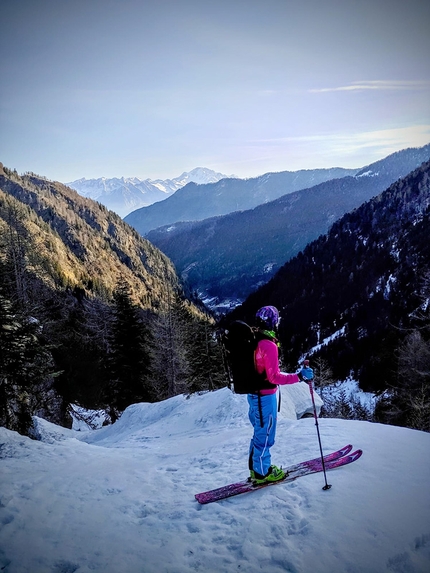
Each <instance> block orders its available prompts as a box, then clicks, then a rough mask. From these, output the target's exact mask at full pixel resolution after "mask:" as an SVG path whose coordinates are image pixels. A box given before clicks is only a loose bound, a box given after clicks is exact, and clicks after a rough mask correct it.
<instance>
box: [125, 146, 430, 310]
mask: <svg viewBox="0 0 430 573" xmlns="http://www.w3.org/2000/svg"><path fill="white" fill-rule="evenodd" d="M429 158H430V144H429V145H426V146H424V147H422V148H419V149H406V150H403V151H399V152H397V153H394V154H392V155H389V156H388V157H386V158H385V159H383V160H380V161H377V162H375V163H373V164H372V165H369V166H366V167H364V168H363V169H360V170H359V171H356V173H355V175H354V176H347V177H342V178H339V179H334V180H330V181H326V182H324V183H320V184H319V185H316V186H313V187H310V188H307V189H302V190H300V191H296V192H294V193H289V194H287V195H284V196H282V197H280V198H279V199H276V200H274V201H271V202H268V203H266V204H263V205H259V206H258V207H255V208H254V209H251V210H247V211H243V212H234V213H230V214H228V215H225V216H222V217H214V218H209V219H205V220H203V221H194V222H188V223H175V224H171V225H167V226H165V227H161V228H159V229H155V230H153V231H151V232H149V233H148V234H147V235H146V236H147V238H148V239H149V240H150V241H151V242H152V243H153V244H154V245H156V246H157V247H158V248H160V250H162V251H163V252H164V253H165V254H167V256H168V257H169V258H170V259H171V260H172V261H173V262H174V264H175V266H176V269H177V270H178V272H179V274H180V275H181V276H182V277H183V278H184V279H186V280H187V282H188V284H189V286H190V288H191V289H193V290H195V291H197V292H198V294H199V295H200V296H201V297H202V298H203V299H204V300H206V302H207V304H208V305H209V306H211V307H212V308H225V307H227V308H228V307H230V306H234V305H235V304H237V303H238V302H240V301H243V300H244V299H245V298H246V297H247V296H248V295H249V294H250V293H251V292H252V291H254V290H255V289H256V288H258V287H259V286H260V285H262V284H264V283H266V282H267V281H269V280H270V278H271V277H272V276H273V275H275V273H276V272H277V270H278V269H279V268H280V267H281V266H282V265H283V264H284V263H285V262H286V261H288V260H289V259H290V258H291V257H294V256H295V255H296V254H297V253H298V252H299V251H300V250H302V249H304V248H305V247H306V245H307V244H308V243H310V242H311V241H313V240H315V239H316V238H318V237H319V236H320V235H322V234H325V233H326V232H327V231H328V229H329V228H330V226H331V225H332V224H333V223H334V222H335V221H336V220H337V219H339V218H340V217H341V216H342V215H344V214H345V213H347V212H348V211H352V210H353V209H355V208H357V207H359V206H360V205H361V204H362V203H364V202H365V201H367V200H369V199H371V198H372V197H374V196H376V195H378V194H379V193H381V192H382V191H384V190H385V189H387V188H388V187H389V186H390V185H391V184H392V183H393V182H395V181H396V180H397V179H399V178H400V177H404V176H406V175H407V174H408V173H410V172H411V171H413V170H414V169H416V168H417V167H419V166H420V165H421V164H422V163H423V162H424V161H428V160H429ZM269 180H270V178H269ZM221 183H222V184H223V185H226V184H230V182H229V180H224V181H222V182H220V183H218V184H216V185H215V186H220V184H221ZM236 184H237V185H239V187H240V188H241V187H242V184H243V182H242V181H238V182H236ZM187 187H188V188H189V187H190V186H187ZM206 187H207V188H208V189H209V190H210V191H212V189H213V186H212V185H208V186H205V188H206ZM205 188H204V189H200V193H201V194H202V193H205ZM233 188H234V186H233V183H231V189H232V190H231V193H232V194H233ZM186 190H187V188H186V187H184V188H183V189H181V191H178V192H177V193H176V195H175V196H176V197H177V199H179V197H180V195H179V193H181V194H182V195H183V194H184V192H186ZM175 196H173V197H171V199H172V200H173V199H174V197H175ZM163 203H167V201H165V202H163ZM205 203H207V202H205ZM159 205H161V204H159ZM154 207H156V206H155V205H154ZM138 213H139V212H137V213H132V214H131V215H129V217H127V218H126V221H127V222H130V223H131V224H132V220H133V217H134V216H135V215H137V214H138ZM138 229H139V227H138Z"/></svg>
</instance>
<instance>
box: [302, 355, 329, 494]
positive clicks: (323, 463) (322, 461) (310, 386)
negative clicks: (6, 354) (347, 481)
mask: <svg viewBox="0 0 430 573" xmlns="http://www.w3.org/2000/svg"><path fill="white" fill-rule="evenodd" d="M303 365H304V366H305V367H308V366H309V360H305V361H304V362H303ZM308 385H309V391H310V393H311V398H312V406H313V409H314V418H315V426H316V427H317V435H318V443H319V445H320V452H321V463H322V468H323V472H324V480H325V485H324V487H323V489H330V488H331V485H330V484H328V483H327V475H326V471H325V462H324V454H323V449H322V445H321V436H320V428H319V425H318V416H317V408H316V406H315V398H314V389H313V385H312V380H309V381H308Z"/></svg>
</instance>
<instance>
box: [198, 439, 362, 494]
mask: <svg viewBox="0 0 430 573" xmlns="http://www.w3.org/2000/svg"><path fill="white" fill-rule="evenodd" d="M351 450H352V446H351V445H348V446H345V447H344V448H341V449H340V450H337V451H336V452H333V453H331V454H328V455H327V456H324V465H325V469H326V470H331V469H335V468H338V467H341V466H344V465H347V464H350V463H352V462H354V461H356V460H357V459H358V458H359V457H360V456H361V455H362V453H363V452H362V450H356V451H355V452H353V453H350V452H351ZM283 469H284V471H285V472H286V473H287V476H286V477H285V479H283V480H280V481H277V482H270V483H265V484H261V485H253V484H252V483H251V482H250V481H249V480H244V481H241V482H237V483H233V484H229V485H226V486H223V487H220V488H217V489H213V490H210V491H206V492H202V493H198V494H196V495H195V498H196V499H197V501H198V502H199V503H201V504H205V503H212V502H214V501H220V500H222V499H226V498H228V497H232V496H235V495H239V494H241V493H247V492H251V491H255V490H257V489H262V488H264V487H269V486H271V485H277V484H280V483H285V482H290V481H294V480H295V479H297V478H299V477H301V476H304V475H308V474H312V473H317V472H322V471H323V466H322V463H321V458H314V459H312V460H307V461H305V462H300V463H298V464H294V465H292V466H289V467H287V468H283Z"/></svg>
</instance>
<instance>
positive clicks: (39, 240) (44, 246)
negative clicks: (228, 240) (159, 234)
mask: <svg viewBox="0 0 430 573" xmlns="http://www.w3.org/2000/svg"><path fill="white" fill-rule="evenodd" d="M0 165H1V164H0ZM0 200H1V203H0V205H1V211H0V225H1V226H2V228H3V229H4V228H7V227H6V225H7V224H8V217H9V212H10V208H11V206H10V205H12V207H13V209H16V210H18V211H22V210H23V209H24V211H22V212H23V214H22V217H24V221H25V223H24V225H25V229H26V230H25V234H26V235H27V237H28V241H29V244H31V245H33V246H32V248H33V249H34V250H37V252H38V255H39V257H40V259H41V263H43V264H41V266H42V267H43V268H44V269H45V272H44V273H43V275H41V276H43V280H44V281H45V282H46V283H47V284H48V285H49V286H50V287H56V286H59V285H63V286H64V285H68V286H69V287H71V288H72V289H73V288H75V287H78V288H80V289H82V290H83V291H84V292H85V293H87V294H88V295H97V294H99V295H100V294H102V295H103V296H104V295H105V294H106V293H112V292H113V290H114V288H115V285H116V283H117V282H118V280H119V278H120V277H121V276H122V277H123V278H124V279H126V281H127V282H128V283H129V285H130V287H131V289H132V291H133V295H134V298H135V299H136V301H139V302H140V304H142V305H143V306H144V307H147V308H151V309H152V308H157V307H159V305H160V300H159V299H160V293H162V292H164V291H165V290H166V289H168V290H171V292H173V290H175V289H176V288H177V286H178V277H177V275H176V272H175V269H174V267H173V265H172V263H171V262H170V261H169V260H168V258H167V257H166V256H165V255H164V254H162V253H161V252H160V251H159V250H158V249H157V248H156V247H154V246H153V245H152V244H151V243H150V242H149V241H147V240H146V239H143V238H142V237H141V236H140V235H138V233H136V232H135V231H134V230H133V229H132V228H131V227H129V226H128V225H127V224H126V223H124V221H123V220H122V219H121V218H120V217H119V216H118V215H116V214H115V213H113V212H112V211H108V210H107V209H106V208H105V207H103V206H102V205H100V204H98V203H96V202H95V201H93V200H91V199H86V198H83V197H81V196H80V195H79V194H78V193H77V192H76V191H74V190H72V189H70V188H68V187H66V186H65V185H63V184H61V183H58V182H54V181H49V180H48V179H45V178H43V177H40V176H37V175H35V174H31V173H28V174H25V175H23V176H19V175H18V174H17V173H16V172H12V171H10V170H9V169H7V168H4V167H3V165H1V167H0ZM11 201H12V203H10V202H11ZM39 273H41V271H39Z"/></svg>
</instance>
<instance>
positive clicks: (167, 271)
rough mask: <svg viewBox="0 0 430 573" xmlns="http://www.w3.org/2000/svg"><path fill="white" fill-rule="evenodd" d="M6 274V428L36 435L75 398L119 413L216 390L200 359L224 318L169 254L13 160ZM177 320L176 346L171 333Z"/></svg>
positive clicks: (5, 188)
mask: <svg viewBox="0 0 430 573" xmlns="http://www.w3.org/2000/svg"><path fill="white" fill-rule="evenodd" d="M0 271H1V272H0V321H1V322H0V423H1V424H3V425H6V426H7V427H9V428H10V429H16V430H18V431H21V432H23V433H26V432H28V431H29V430H30V424H31V416H32V415H34V414H38V415H40V416H43V417H45V418H46V419H48V420H51V421H55V422H56V423H61V424H64V425H67V424H69V423H70V422H71V419H70V417H69V415H68V411H69V409H70V407H71V404H72V403H75V404H78V405H81V406H83V407H86V408H93V409H96V408H104V409H105V410H106V411H108V412H109V413H110V414H111V418H112V419H115V418H117V417H118V416H120V415H121V412H122V411H123V410H124V408H125V407H126V406H128V405H129V404H131V403H133V402H136V401H155V400H158V399H161V398H163V397H170V396H172V395H174V394H175V393H179V392H184V391H188V390H189V389H190V388H193V389H198V390H203V389H205V388H207V385H208V384H209V383H208V382H206V379H203V377H202V376H201V375H200V374H199V371H201V365H200V364H196V363H193V364H190V366H188V363H191V362H192V361H191V360H190V359H189V357H190V355H191V354H192V353H194V345H195V340H194V339H195V338H199V336H200V334H199V331H202V332H204V333H206V332H207V331H209V332H210V333H211V335H210V336H212V338H213V337H214V332H213V330H214V324H213V321H212V320H211V319H210V317H209V316H208V315H207V314H205V313H204V312H203V311H202V310H201V309H200V308H199V307H198V306H196V304H194V303H193V302H191V301H188V300H187V299H186V298H185V297H184V294H183V291H182V287H181V285H180V282H179V280H178V277H177V275H176V272H175V269H174V267H173V265H172V263H171V262H170V261H169V259H167V257H166V256H165V255H163V254H162V253H161V252H160V251H159V250H158V249H157V248H156V247H154V246H153V245H152V244H151V243H149V242H148V241H147V240H145V239H143V238H142V237H140V236H139V235H138V234H137V233H136V231H134V230H133V229H132V228H131V227H129V226H128V225H127V224H126V223H124V222H123V221H122V220H121V219H120V218H119V217H118V216H117V215H115V214H114V213H112V212H109V211H107V210H106V209H105V208H104V207H102V206H101V205H99V204H97V203H95V202H94V201H91V200H88V199H84V198H82V197H80V196H79V195H78V194H77V193H76V192H74V191H72V190H71V189H68V188H67V187H65V186H64V185H61V184H60V183H56V182H51V181H48V180H46V179H44V178H42V177H38V176H36V175H34V174H26V175H23V176H19V175H18V174H17V173H16V172H13V171H10V170H9V169H7V168H3V166H1V169H0ZM171 300H175V301H178V302H177V305H176V307H172V305H171V304H170V303H169V301H171ZM179 315H180V321H179V319H178V316H179ZM165 316H168V317H169V318H170V323H169V325H170V334H171V335H172V336H174V337H175V338H176V340H177V341H178V345H177V346H176V347H170V348H166V346H165V341H164V340H163V339H160V338H159V333H160V329H159V325H160V321H162V320H163V317H165ZM213 352H215V353H216V352H218V349H217V348H216V347H215V348H214V349H213ZM163 360H164V362H163ZM166 360H170V361H171V363H172V364H173V365H174V367H173V368H171V369H168V370H166V368H164V373H165V375H164V376H163V378H160V377H157V376H156V373H157V372H159V371H161V370H162V369H163V367H164V366H165V362H166ZM184 363H185V364H187V369H186V371H183V369H182V370H181V367H180V364H184ZM178 364H179V365H178ZM218 364H221V361H216V360H213V361H212V366H213V372H212V379H213V380H214V381H215V384H218V385H222V384H223V380H222V372H221V371H220V366H218ZM163 365H164V366H163ZM179 373H180V374H179Z"/></svg>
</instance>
